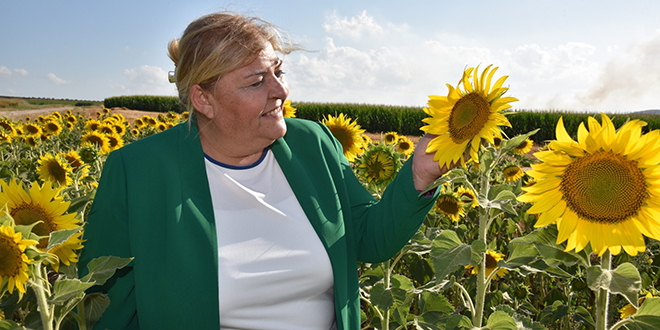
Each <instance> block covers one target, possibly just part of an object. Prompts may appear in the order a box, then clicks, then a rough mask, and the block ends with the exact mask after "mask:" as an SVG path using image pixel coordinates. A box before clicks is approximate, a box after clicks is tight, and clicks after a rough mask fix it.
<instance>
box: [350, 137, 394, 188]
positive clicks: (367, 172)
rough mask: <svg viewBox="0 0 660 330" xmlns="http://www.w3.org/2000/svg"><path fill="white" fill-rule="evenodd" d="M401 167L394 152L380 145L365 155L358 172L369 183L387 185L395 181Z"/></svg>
mask: <svg viewBox="0 0 660 330" xmlns="http://www.w3.org/2000/svg"><path fill="white" fill-rule="evenodd" d="M399 167H400V166H399V162H398V161H397V160H396V157H395V156H394V153H393V152H392V150H391V149H390V148H387V147H386V146H385V145H379V146H375V147H373V148H370V149H369V150H368V151H367V152H366V153H365V154H364V156H363V157H362V158H361V163H360V165H359V166H358V167H357V171H358V173H359V174H360V175H362V177H364V178H365V179H366V180H367V182H369V183H375V184H387V183H389V182H390V181H392V179H394V176H395V175H396V173H397V172H398V170H399Z"/></svg>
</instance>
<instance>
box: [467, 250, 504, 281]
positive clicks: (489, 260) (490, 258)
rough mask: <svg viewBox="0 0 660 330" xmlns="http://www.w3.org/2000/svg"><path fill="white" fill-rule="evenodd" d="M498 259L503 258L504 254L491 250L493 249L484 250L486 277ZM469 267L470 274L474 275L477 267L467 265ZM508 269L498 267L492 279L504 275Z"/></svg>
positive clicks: (491, 271) (476, 272)
mask: <svg viewBox="0 0 660 330" xmlns="http://www.w3.org/2000/svg"><path fill="white" fill-rule="evenodd" d="M500 260H504V255H503V254H501V253H499V252H496V251H493V250H488V251H486V278H488V277H489V276H490V274H491V273H493V272H494V271H495V269H497V262H498V261H500ZM469 268H472V271H471V274H472V275H476V274H478V273H479V272H478V270H477V267H472V266H469ZM508 273H509V271H508V270H507V269H506V268H500V269H499V270H498V271H497V273H495V275H493V279H496V278H498V277H503V276H504V275H506V274H508Z"/></svg>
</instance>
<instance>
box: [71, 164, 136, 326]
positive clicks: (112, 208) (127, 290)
mask: <svg viewBox="0 0 660 330" xmlns="http://www.w3.org/2000/svg"><path fill="white" fill-rule="evenodd" d="M127 210H128V203H127V182H126V174H125V167H124V161H123V159H122V154H121V152H119V151H117V152H113V153H111V154H110V155H109V156H108V158H107V160H106V162H105V165H104V167H103V172H102V174H101V179H100V181H99V187H98V189H97V191H96V196H95V198H94V202H93V203H92V207H91V209H90V212H89V216H88V218H87V223H86V225H85V234H84V236H85V240H86V244H85V246H84V248H83V250H82V253H81V256H80V261H79V263H78V265H79V270H80V272H81V275H83V276H84V275H85V274H87V273H88V272H89V270H88V269H87V267H86V266H87V264H88V263H89V262H90V261H91V260H93V259H94V258H98V257H101V256H117V257H122V258H129V257H131V256H132V253H131V248H130V241H129V236H130V233H129V226H128V212H127ZM90 291H100V292H103V293H106V294H107V295H108V296H109V298H110V306H109V307H108V308H107V309H106V311H105V312H104V314H103V316H102V317H101V319H100V321H99V322H98V323H97V324H96V325H95V327H94V329H139V325H138V321H137V312H136V301H135V280H134V275H133V263H130V264H129V265H128V266H126V267H124V268H122V269H120V270H118V271H117V272H116V273H115V275H114V276H113V277H112V278H110V279H109V280H108V281H107V282H106V283H105V284H104V285H103V286H100V287H98V286H95V287H92V289H91V290H90Z"/></svg>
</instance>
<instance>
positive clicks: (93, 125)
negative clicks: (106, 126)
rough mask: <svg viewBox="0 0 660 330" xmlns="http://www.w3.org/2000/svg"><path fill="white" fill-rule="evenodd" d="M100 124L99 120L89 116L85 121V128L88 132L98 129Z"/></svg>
mask: <svg viewBox="0 0 660 330" xmlns="http://www.w3.org/2000/svg"><path fill="white" fill-rule="evenodd" d="M100 126H101V122H100V121H98V120H96V119H94V118H89V119H87V120H86V121H85V128H86V129H87V130H88V131H90V132H92V131H96V130H98V129H99V127H100Z"/></svg>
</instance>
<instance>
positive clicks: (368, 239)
mask: <svg viewBox="0 0 660 330" xmlns="http://www.w3.org/2000/svg"><path fill="white" fill-rule="evenodd" d="M324 130H325V131H326V132H327V134H329V135H330V137H331V139H332V141H333V142H334V148H335V152H337V153H338V157H337V158H336V159H338V161H339V166H340V168H341V171H342V173H343V175H342V177H341V178H335V179H334V180H338V179H341V180H344V183H343V184H344V185H345V187H346V193H347V195H348V198H346V199H345V200H344V202H346V201H347V202H348V203H349V204H350V222H349V223H352V226H353V230H354V232H355V235H356V242H357V246H356V249H357V257H358V260H360V261H363V262H371V263H377V262H383V261H386V260H388V259H390V258H392V257H393V256H394V255H396V254H397V253H398V252H399V251H400V250H401V249H402V248H403V247H404V246H405V245H406V244H407V243H408V241H409V240H410V238H412V237H413V235H414V234H415V233H416V232H417V230H418V229H419V227H420V226H421V224H422V222H423V221H424V219H425V217H426V215H427V214H428V212H429V210H430V209H431V207H432V206H433V204H434V202H435V200H436V198H437V196H438V192H436V193H435V194H433V195H432V196H427V197H423V196H420V193H419V191H417V189H415V185H414V183H413V178H412V161H413V160H412V157H410V158H409V159H408V160H407V161H406V162H405V163H404V164H403V166H402V167H401V169H400V170H399V172H398V173H397V175H396V177H395V178H394V180H393V181H392V182H391V183H390V184H389V185H388V186H387V188H386V189H385V191H384V193H383V196H382V198H381V199H380V200H376V199H375V198H374V197H373V196H371V194H370V193H369V192H368V191H367V190H366V189H365V187H364V185H363V184H362V183H361V182H360V181H359V180H358V179H357V177H356V176H355V172H354V171H353V169H352V167H351V165H350V163H349V162H348V160H346V157H344V155H343V149H342V146H341V144H340V143H339V142H338V141H337V140H336V139H335V138H334V137H333V136H332V133H330V131H329V130H328V129H327V128H325V127H324ZM338 185H339V184H338Z"/></svg>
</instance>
